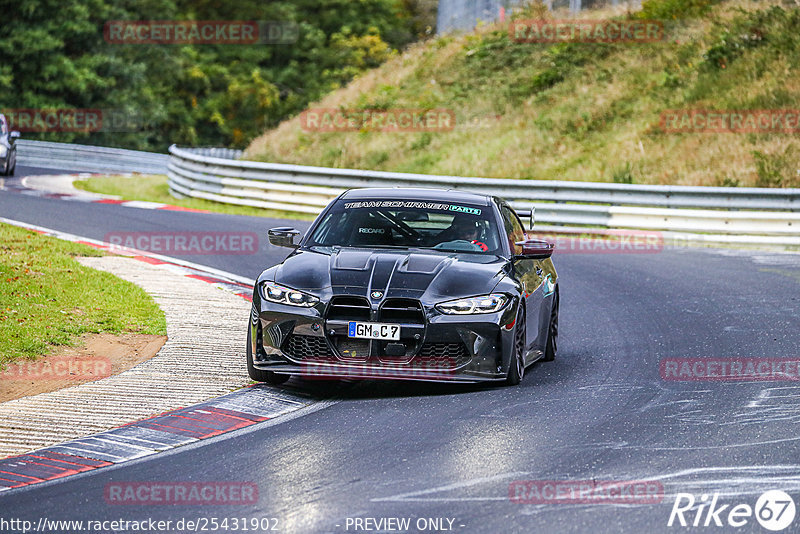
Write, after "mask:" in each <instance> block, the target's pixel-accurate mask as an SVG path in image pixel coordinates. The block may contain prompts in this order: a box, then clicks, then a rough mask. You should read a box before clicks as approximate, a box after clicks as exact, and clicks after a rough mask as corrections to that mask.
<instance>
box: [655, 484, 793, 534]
mask: <svg viewBox="0 0 800 534" xmlns="http://www.w3.org/2000/svg"><path fill="white" fill-rule="evenodd" d="M719 501H720V495H719V494H718V493H715V494H714V495H713V496H712V497H710V498H709V496H708V495H706V494H704V495H701V496H700V498H699V499H695V496H694V495H692V494H691V493H678V494H677V495H676V496H675V503H674V504H673V505H672V512H671V513H670V514H669V521H668V522H667V526H669V527H671V526H681V527H734V528H739V527H744V526H745V525H748V524H749V523H750V522H751V521H752V519H753V518H754V517H755V519H756V521H758V523H759V524H760V525H761V526H762V527H763V528H765V529H767V530H771V531H773V532H778V531H781V530H784V529H786V528H788V527H789V526H790V525H792V523H793V522H794V518H795V514H796V512H797V510H796V507H795V504H794V500H793V499H792V497H791V496H790V495H789V494H788V493H786V492H784V491H780V490H772V491H767V492H765V493H763V494H762V495H761V496H760V497H759V498H758V500H756V503H755V506H750V505H749V504H746V503H740V504H736V505H732V504H730V503H729V504H721V503H720V502H719Z"/></svg>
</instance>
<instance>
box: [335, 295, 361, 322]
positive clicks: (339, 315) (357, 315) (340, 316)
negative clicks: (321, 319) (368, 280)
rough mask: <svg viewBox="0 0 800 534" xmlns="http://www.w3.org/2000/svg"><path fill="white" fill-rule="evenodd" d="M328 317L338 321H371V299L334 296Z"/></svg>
mask: <svg viewBox="0 0 800 534" xmlns="http://www.w3.org/2000/svg"><path fill="white" fill-rule="evenodd" d="M327 317H328V319H329V320H336V321H369V320H370V305H369V301H368V300H367V299H365V298H363V297H333V298H332V299H331V304H330V306H329V307H328V315H327Z"/></svg>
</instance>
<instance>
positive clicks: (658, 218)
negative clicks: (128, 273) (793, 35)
mask: <svg viewBox="0 0 800 534" xmlns="http://www.w3.org/2000/svg"><path fill="white" fill-rule="evenodd" d="M169 151H170V161H169V167H168V171H167V175H168V177H169V187H170V190H171V191H172V193H173V194H174V195H176V196H188V197H195V198H204V199H207V200H213V201H216V202H224V203H228V204H239V205H245V206H256V207H262V208H269V209H277V210H285V211H291V212H299V213H310V214H317V213H319V212H320V211H321V210H322V208H324V207H325V206H326V205H327V204H328V202H330V200H331V199H333V198H334V197H335V196H337V195H338V194H339V193H341V192H342V191H344V190H345V189H349V188H355V187H397V186H417V187H440V188H445V189H460V190H465V191H474V192H478V193H485V194H493V195H498V196H501V197H503V198H505V199H506V200H508V201H509V202H510V203H511V204H512V206H514V207H515V208H516V209H528V208H530V207H533V206H535V207H536V221H537V224H541V223H545V224H546V225H550V226H546V227H545V228H543V229H544V230H562V229H565V227H570V226H571V227H573V229H572V231H573V232H575V231H579V230H580V231H588V232H591V231H592V230H589V229H587V228H585V227H601V228H613V229H644V230H659V231H666V232H672V233H674V234H675V236H684V237H685V236H686V235H702V236H704V238H703V240H704V241H706V242H716V243H719V242H725V243H741V244H748V243H758V244H775V245H797V246H800V189H761V188H746V187H741V188H739V187H690V186H660V185H627V184H610V183H594V182H568V181H543V180H516V179H489V178H474V177H472V178H471V177H460V176H432V175H423V174H404V173H392V172H377V171H364V170H353V169H330V168H324V167H308V166H301V165H286V164H275V163H260V162H254V161H240V160H234V159H229V158H220V157H213V156H210V155H205V154H203V153H198V152H197V151H195V150H193V149H182V148H178V147H177V146H175V145H173V146H171V147H170V149H169ZM581 227H584V228H581ZM539 228H541V227H539Z"/></svg>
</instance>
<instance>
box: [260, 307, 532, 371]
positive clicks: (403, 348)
mask: <svg viewBox="0 0 800 534" xmlns="http://www.w3.org/2000/svg"><path fill="white" fill-rule="evenodd" d="M340 296H341V295H340ZM359 298H363V297H359ZM363 300H364V301H365V302H366V301H367V299H365V298H364V299H363ZM399 300H400V299H395V301H399ZM410 300H411V299H404V301H410ZM372 308H373V309H372V314H373V315H372V317H371V318H370V319H368V320H367V322H369V321H370V320H372V321H375V322H387V321H376V320H375V317H376V316H377V314H379V313H380V309H379V308H380V306H379V305H378V304H374V305H373V306H372ZM419 308H420V309H419V316H418V317H416V318H415V320H403V319H402V318H399V319H395V320H391V321H388V322H392V323H395V324H400V326H401V334H400V336H401V339H400V341H399V342H385V341H368V340H360V339H353V338H349V337H348V336H347V331H348V323H349V318H347V317H344V318H342V317H332V309H331V306H330V305H324V304H319V305H317V306H315V307H311V308H301V307H294V306H288V305H283V304H274V303H271V302H268V301H266V300H262V299H261V298H259V295H258V294H256V295H254V299H253V310H252V313H251V321H250V328H251V332H250V334H251V337H250V339H251V340H252V341H251V343H252V346H251V354H252V355H253V367H254V368H256V369H259V370H263V371H273V372H276V373H281V374H291V375H299V376H302V377H305V378H309V379H313V378H320V379H326V378H346V377H350V378H358V379H370V378H374V379H381V380H384V379H387V380H418V381H426V382H463V383H477V382H492V381H501V380H504V379H505V377H506V370H507V365H508V361H509V359H510V354H511V353H512V345H513V335H512V330H513V326H514V317H515V309H516V302H512V303H509V305H507V306H506V307H505V308H504V309H503V310H501V311H500V312H497V313H490V314H479V315H469V316H463V315H462V316H459V315H444V314H440V313H438V312H437V311H436V310H434V309H432V307H425V306H423V305H422V304H419ZM365 313H366V312H365ZM412 315H413V314H412ZM390 344H391V345H393V346H391V347H390V346H389V345H390Z"/></svg>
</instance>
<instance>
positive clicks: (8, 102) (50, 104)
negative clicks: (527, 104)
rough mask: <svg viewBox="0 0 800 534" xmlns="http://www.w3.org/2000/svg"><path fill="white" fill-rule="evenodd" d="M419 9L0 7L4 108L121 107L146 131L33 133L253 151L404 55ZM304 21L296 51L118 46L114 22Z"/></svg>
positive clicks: (175, 0) (400, 0)
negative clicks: (252, 144)
mask: <svg viewBox="0 0 800 534" xmlns="http://www.w3.org/2000/svg"><path fill="white" fill-rule="evenodd" d="M414 9H419V10H422V11H424V10H425V9H427V10H428V11H429V10H430V6H429V5H428V3H426V2H424V1H422V0H417V1H416V2H413V1H411V0H293V1H283V0H280V1H271V2H263V1H261V0H237V1H236V2H219V1H218V0H0V13H2V20H3V23H2V26H0V110H3V109H5V110H9V109H72V108H78V109H105V110H109V109H113V110H115V111H117V112H118V113H119V114H121V115H124V116H130V117H134V118H135V120H133V121H132V124H133V126H134V127H133V128H127V129H132V130H135V131H130V132H115V133H109V132H94V133H85V132H73V133H69V132H60V133H52V132H50V133H42V134H26V135H25V137H26V138H39V139H46V140H55V141H65V142H86V143H95V144H100V145H107V146H124V147H128V148H139V149H155V150H164V149H165V148H166V147H167V146H168V145H169V144H171V143H178V144H186V145H213V146H237V147H242V146H245V145H246V144H247V143H248V141H249V140H250V139H252V138H253V137H254V136H256V135H257V134H259V133H261V132H262V131H263V130H264V129H265V128H270V127H272V126H275V125H277V124H278V123H279V122H280V121H281V120H282V119H284V118H287V117H289V116H291V115H294V114H296V113H298V112H299V111H301V110H302V109H304V107H305V106H306V105H307V104H308V103H309V102H312V101H314V100H317V99H319V98H320V97H321V96H323V95H324V94H326V93H328V92H330V91H331V90H333V89H336V88H338V87H340V86H342V85H345V84H347V83H348V82H349V81H350V80H352V79H353V78H354V77H355V76H357V75H359V74H360V73H362V72H364V71H365V70H367V69H370V68H373V67H376V66H378V65H379V64H380V63H382V62H383V61H385V60H386V59H388V58H389V57H391V56H392V55H393V54H395V52H396V50H398V49H400V48H402V47H403V46H405V45H406V44H408V43H409V42H411V41H413V40H414V39H415V37H416V35H417V33H419V32H420V31H421V30H420V27H421V25H424V24H426V23H427V22H428V21H429V18H430V17H429V16H428V17H427V18H426V16H424V13H422V11H421V12H419V13H414V12H412V10H414ZM111 20H124V21H138V20H257V21H279V22H289V23H296V24H297V25H298V27H299V38H298V40H297V42H296V43H294V44H256V45H207V44H206V45H155V44H150V45H141V44H135V45H134V44H125V45H120V44H110V43H109V42H106V41H105V40H104V38H103V27H104V24H105V23H106V22H107V21H111Z"/></svg>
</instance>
